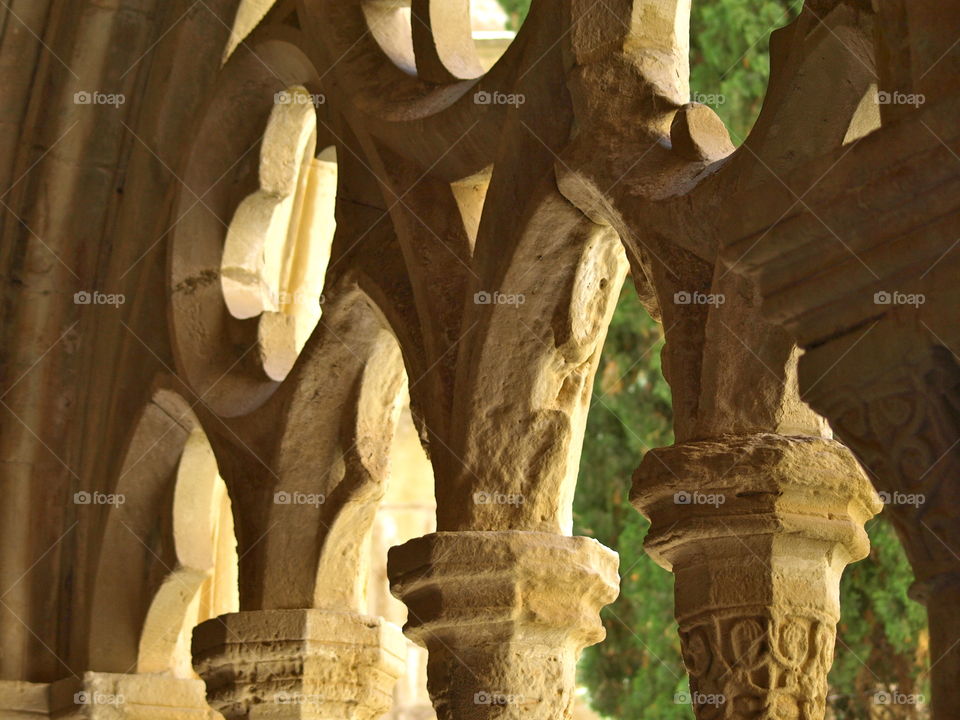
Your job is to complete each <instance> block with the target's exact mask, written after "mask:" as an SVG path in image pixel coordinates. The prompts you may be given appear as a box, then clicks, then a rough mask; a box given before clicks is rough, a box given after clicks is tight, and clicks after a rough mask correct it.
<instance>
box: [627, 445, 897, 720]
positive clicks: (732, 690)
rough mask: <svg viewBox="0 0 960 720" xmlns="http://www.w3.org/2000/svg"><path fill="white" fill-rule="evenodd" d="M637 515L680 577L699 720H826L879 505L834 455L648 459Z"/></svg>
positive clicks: (690, 452) (748, 448) (699, 452)
mask: <svg viewBox="0 0 960 720" xmlns="http://www.w3.org/2000/svg"><path fill="white" fill-rule="evenodd" d="M632 500H633V502H634V504H635V505H636V506H637V507H638V509H640V510H641V511H642V512H643V513H644V514H645V515H647V517H649V518H650V520H651V522H652V527H651V530H650V533H649V534H648V535H647V539H646V541H645V545H646V548H647V551H648V552H649V553H650V554H651V556H652V557H653V558H654V559H655V560H656V561H657V562H658V563H660V564H661V565H662V566H663V567H665V568H666V569H669V570H672V571H673V572H674V574H675V575H676V586H675V590H676V616H677V621H678V622H679V624H680V638H681V641H682V647H683V657H684V663H685V665H686V666H687V670H688V671H689V672H690V689H691V699H692V701H693V705H694V708H695V710H696V713H697V718H698V720H721V719H722V720H748V719H749V720H822V719H823V716H824V712H825V708H826V693H827V674H828V672H829V670H830V666H831V664H832V662H833V646H834V641H835V637H836V624H837V622H838V621H839V619H840V600H839V592H840V590H839V588H840V576H841V573H842V572H843V569H844V567H846V565H847V564H848V563H850V562H854V561H856V560H859V559H862V558H863V557H865V556H866V554H867V552H868V541H867V537H866V533H865V532H864V529H863V525H864V523H865V522H866V521H867V520H868V519H869V518H870V517H872V516H873V515H874V514H876V513H877V512H879V511H880V508H881V504H880V501H879V499H878V498H877V496H876V493H875V492H874V491H873V489H872V488H871V487H870V484H869V482H868V481H867V479H866V477H865V476H864V474H863V471H862V470H861V469H860V467H859V466H858V465H857V463H856V461H855V460H854V458H853V456H852V454H851V453H850V452H849V451H848V450H846V448H844V447H843V446H842V445H840V444H839V443H836V442H833V441H831V440H824V439H821V438H813V437H786V436H780V435H773V434H759V435H750V436H726V437H721V438H717V439H716V440H710V441H701V442H694V443H685V444H681V445H675V446H673V447H669V448H661V449H657V450H653V451H651V452H649V453H648V454H647V455H646V457H645V458H644V461H643V463H642V464H641V466H640V468H639V469H638V471H637V474H636V476H635V478H634V489H633V494H632Z"/></svg>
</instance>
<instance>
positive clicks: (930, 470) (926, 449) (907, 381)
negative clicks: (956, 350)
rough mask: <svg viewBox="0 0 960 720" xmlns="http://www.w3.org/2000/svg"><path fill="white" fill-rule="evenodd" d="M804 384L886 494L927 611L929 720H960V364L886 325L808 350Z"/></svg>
mask: <svg viewBox="0 0 960 720" xmlns="http://www.w3.org/2000/svg"><path fill="white" fill-rule="evenodd" d="M928 322H929V323H930V325H933V320H932V319H931V320H929V321H928ZM948 322H949V321H948ZM942 335H946V332H942ZM942 335H941V332H938V333H937V336H938V337H942ZM861 340H862V341H861ZM951 340H952V338H951ZM800 383H801V388H804V387H806V388H808V389H807V391H806V394H807V397H808V399H809V402H810V404H811V405H812V406H813V407H814V408H816V409H817V410H819V411H820V412H823V413H824V414H825V415H826V416H827V417H829V418H830V421H831V424H832V425H833V427H834V429H835V430H836V432H837V436H838V437H839V438H840V439H841V440H842V441H843V442H844V443H845V444H846V445H848V446H849V447H850V448H851V449H852V450H853V451H854V452H855V453H856V454H857V456H858V457H859V458H860V461H861V462H862V464H863V466H864V467H865V468H866V469H867V471H868V472H869V473H870V476H871V478H872V479H873V481H874V484H875V485H876V487H877V490H879V491H880V497H881V498H882V499H883V500H884V503H885V504H886V506H887V513H888V514H889V517H890V519H891V521H892V522H893V524H894V526H895V527H896V529H897V533H898V535H899V536H900V539H901V540H902V542H903V545H904V549H905V551H906V554H907V557H908V559H909V560H910V564H911V566H912V567H913V571H914V574H915V575H916V582H915V583H914V585H913V587H912V588H911V593H910V595H911V597H912V598H913V599H914V600H917V601H918V602H921V603H923V604H924V605H925V606H926V608H927V616H928V620H929V629H930V658H931V661H930V662H931V667H930V676H931V686H932V688H931V689H932V694H933V701H932V708H933V717H935V718H937V719H938V720H940V719H941V718H943V719H946V718H954V717H957V712H958V708H960V684H958V683H957V678H958V677H960V615H958V612H957V608H958V607H960V522H958V519H957V515H958V511H960V484H958V483H957V477H958V473H960V442H958V438H960V363H958V361H957V358H956V356H954V355H953V354H952V353H951V352H950V351H949V350H948V349H947V348H946V347H943V346H941V345H939V342H937V341H936V339H935V338H934V337H933V336H932V335H931V334H929V332H927V333H925V332H921V331H918V330H916V329H915V328H911V327H910V326H909V325H908V324H907V323H905V322H902V321H896V320H894V319H891V318H886V319H883V320H881V321H879V322H877V323H875V325H874V326H873V327H872V329H870V330H869V331H868V333H866V334H864V335H863V336H849V335H848V336H846V337H844V338H841V339H838V340H834V341H833V342H829V343H825V344H823V345H820V346H818V347H816V348H812V349H811V350H808V351H807V353H806V354H805V355H804V357H803V360H802V362H801V364H800Z"/></svg>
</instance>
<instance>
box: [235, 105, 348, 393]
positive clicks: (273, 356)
mask: <svg viewBox="0 0 960 720" xmlns="http://www.w3.org/2000/svg"><path fill="white" fill-rule="evenodd" d="M315 98H316V96H314V95H311V94H310V93H309V92H308V91H307V90H306V88H304V87H302V86H295V87H291V88H289V89H287V90H285V91H283V92H280V93H277V95H276V97H275V104H274V108H273V110H272V112H271V113H270V119H269V121H268V123H267V129H266V133H265V134H264V136H263V142H262V145H261V150H260V169H259V180H260V188H259V189H258V190H257V191H256V192H254V193H252V194H251V195H248V196H247V197H246V198H245V199H244V200H243V201H242V202H241V203H240V205H239V206H238V207H237V210H236V212H235V213H234V216H233V219H232V221H231V222H230V226H229V228H228V230H227V238H226V242H225V243H224V248H223V257H222V261H221V267H220V280H221V287H222V290H223V298H224V301H225V303H226V306H227V309H228V310H229V312H230V314H231V315H233V316H234V317H236V318H239V319H248V318H257V317H259V326H258V344H259V353H260V358H261V361H262V364H263V369H264V372H265V373H266V374H267V376H268V377H270V378H271V379H272V380H275V381H277V382H280V381H282V380H283V379H284V378H286V377H287V375H288V374H289V372H290V370H291V369H292V368H293V365H294V363H295V362H296V359H297V357H298V356H299V355H300V352H301V351H302V350H303V346H304V345H305V344H306V342H307V339H308V338H309V337H310V334H311V333H312V332H313V330H314V328H315V327H316V326H317V323H318V322H319V321H320V315H321V303H322V301H323V279H324V275H325V274H326V269H327V264H328V263H329V260H330V248H331V245H332V242H333V234H334V230H335V229H336V222H335V220H334V209H335V207H334V206H335V202H336V188H337V163H336V151H335V149H334V148H332V147H330V148H327V149H326V150H324V151H323V152H322V153H321V154H320V156H319V157H318V156H317V113H316V107H315V101H316V99H315Z"/></svg>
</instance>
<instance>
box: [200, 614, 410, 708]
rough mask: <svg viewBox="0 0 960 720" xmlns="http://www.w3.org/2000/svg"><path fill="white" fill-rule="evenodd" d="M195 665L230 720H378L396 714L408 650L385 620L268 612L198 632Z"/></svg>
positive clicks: (228, 618) (213, 623)
mask: <svg viewBox="0 0 960 720" xmlns="http://www.w3.org/2000/svg"><path fill="white" fill-rule="evenodd" d="M193 657H194V667H195V668H196V669H197V672H198V673H199V674H200V676H201V677H202V678H203V679H204V681H205V682H206V685H207V700H208V702H209V703H210V705H211V706H212V707H213V708H214V709H215V710H218V711H219V712H220V713H222V714H223V716H224V717H225V718H226V719H227V720H241V719H242V720H261V719H266V718H270V720H373V719H374V718H378V717H380V716H381V715H383V714H384V713H385V712H387V711H388V710H389V709H390V702H391V693H392V690H393V686H394V684H395V683H396V681H397V678H398V677H399V676H400V675H401V674H402V673H403V671H404V669H405V664H406V643H405V641H404V639H403V635H402V634H401V633H400V630H399V628H397V626H395V625H393V624H391V623H387V622H385V621H383V620H382V619H380V618H371V617H366V616H363V615H357V614H353V613H338V612H331V611H326V610H263V611H248V612H239V613H235V614H232V615H224V616H222V617H219V618H214V619H212V620H208V621H207V622H205V623H203V624H201V625H199V626H197V629H196V630H195V631H194V637H193Z"/></svg>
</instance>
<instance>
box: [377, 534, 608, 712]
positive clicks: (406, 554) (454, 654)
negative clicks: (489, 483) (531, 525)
mask: <svg viewBox="0 0 960 720" xmlns="http://www.w3.org/2000/svg"><path fill="white" fill-rule="evenodd" d="M617 568H618V558H617V555H616V553H614V552H612V551H611V550H608V549H607V548H605V547H603V546H602V545H600V544H599V543H598V542H596V541H595V540H591V539H588V538H582V537H567V536H563V535H558V534H552V533H541V532H525V531H463V532H439V533H434V534H431V535H426V536H424V537H421V538H417V539H415V540H411V541H410V542H408V543H406V544H404V545H401V546H399V547H396V548H392V549H391V551H390V557H389V572H390V579H391V582H392V590H393V593H394V594H395V595H396V596H397V597H398V598H400V599H401V600H403V601H404V603H406V605H407V608H408V610H409V615H408V620H407V624H406V626H405V631H406V633H407V635H408V637H410V638H411V639H412V640H414V641H415V642H416V643H418V644H419V645H422V646H423V647H425V648H427V649H428V651H429V653H430V655H429V664H428V671H427V672H428V688H429V690H430V696H431V698H432V699H433V704H434V707H435V708H436V710H437V717H438V719H439V720H490V719H492V718H497V719H498V720H563V719H568V718H570V717H571V713H572V710H573V705H574V690H575V686H576V683H575V669H576V662H577V658H578V657H579V655H580V652H581V651H582V650H583V648H585V647H586V646H588V645H593V644H595V643H597V642H600V641H601V640H602V639H603V637H604V630H603V626H602V624H601V623H600V617H599V611H600V608H601V607H603V606H604V605H606V604H608V603H610V602H612V601H613V600H614V599H615V598H616V596H617V592H618V586H619V578H618V575H617Z"/></svg>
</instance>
